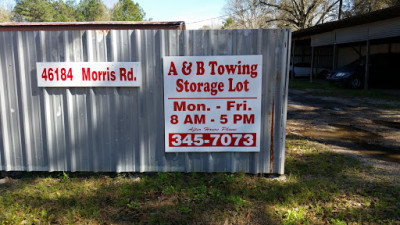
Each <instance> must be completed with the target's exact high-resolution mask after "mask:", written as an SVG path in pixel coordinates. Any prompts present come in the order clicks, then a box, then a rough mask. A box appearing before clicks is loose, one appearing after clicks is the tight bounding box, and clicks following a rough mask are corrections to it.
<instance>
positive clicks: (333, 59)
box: [332, 43, 337, 70]
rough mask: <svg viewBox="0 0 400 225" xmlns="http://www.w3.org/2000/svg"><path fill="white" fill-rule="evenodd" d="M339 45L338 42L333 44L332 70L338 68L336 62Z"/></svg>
mask: <svg viewBox="0 0 400 225" xmlns="http://www.w3.org/2000/svg"><path fill="white" fill-rule="evenodd" d="M336 59H337V45H336V43H335V44H333V57H332V70H334V69H336V62H337V60H336Z"/></svg>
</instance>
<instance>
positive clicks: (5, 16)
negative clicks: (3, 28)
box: [0, 7, 11, 23]
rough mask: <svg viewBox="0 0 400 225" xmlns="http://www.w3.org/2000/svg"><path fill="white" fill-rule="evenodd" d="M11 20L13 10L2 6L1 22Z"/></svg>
mask: <svg viewBox="0 0 400 225" xmlns="http://www.w3.org/2000/svg"><path fill="white" fill-rule="evenodd" d="M9 21H11V12H10V11H9V10H7V9H5V8H3V7H0V23H3V22H9Z"/></svg>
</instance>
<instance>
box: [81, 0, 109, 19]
mask: <svg viewBox="0 0 400 225" xmlns="http://www.w3.org/2000/svg"><path fill="white" fill-rule="evenodd" d="M79 11H80V17H79V18H78V21H104V20H109V15H108V12H107V7H106V6H105V5H104V3H103V2H102V1H101V0H81V2H80V3H79Z"/></svg>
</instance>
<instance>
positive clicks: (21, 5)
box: [13, 0, 57, 22]
mask: <svg viewBox="0 0 400 225" xmlns="http://www.w3.org/2000/svg"><path fill="white" fill-rule="evenodd" d="M13 12H14V20H15V21H19V22H51V21H54V17H55V16H56V14H57V12H56V10H55V9H54V8H53V5H52V3H51V2H50V1H49V0H17V1H16V5H15V7H14V10H13Z"/></svg>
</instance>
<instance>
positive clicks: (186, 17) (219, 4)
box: [0, 0, 227, 30]
mask: <svg viewBox="0 0 400 225" xmlns="http://www.w3.org/2000/svg"><path fill="white" fill-rule="evenodd" d="M75 1H76V2H79V1H80V0H75ZM117 1H118V0H103V2H104V3H105V4H106V5H107V7H109V8H111V7H112V6H113V5H114V4H115V3H116V2H117ZM226 1H227V0H134V2H135V3H139V5H140V6H141V7H142V8H143V10H144V11H145V13H146V19H149V18H152V19H153V21H185V23H186V29H189V30H191V29H199V28H201V27H203V26H204V25H207V26H211V27H216V26H219V25H221V24H222V21H223V19H224V18H225V17H223V16H224V15H225V13H224V5H225V4H226ZM14 4H15V0H0V5H1V6H6V7H7V8H8V7H10V6H12V5H14ZM213 18H214V19H213Z"/></svg>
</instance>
